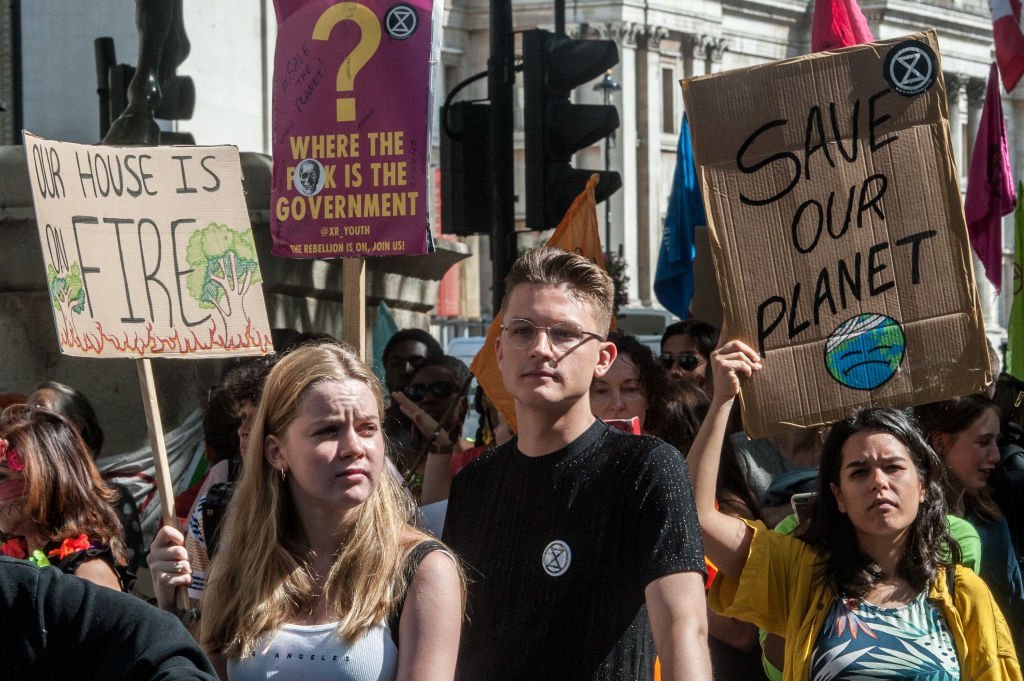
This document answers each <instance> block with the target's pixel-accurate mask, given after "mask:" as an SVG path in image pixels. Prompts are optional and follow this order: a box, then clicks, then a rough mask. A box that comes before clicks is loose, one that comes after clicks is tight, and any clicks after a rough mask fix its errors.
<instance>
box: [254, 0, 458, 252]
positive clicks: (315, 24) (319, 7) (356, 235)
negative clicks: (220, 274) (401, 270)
mask: <svg viewBox="0 0 1024 681" xmlns="http://www.w3.org/2000/svg"><path fill="white" fill-rule="evenodd" d="M274 7H275V9H276V12H277V19H278V31H277V47H276V50H275V55H274V102H273V108H274V123H273V147H274V173H273V186H272V189H271V201H272V210H271V236H272V237H273V241H274V246H273V254H274V255H278V256H282V257H286V258H354V257H360V258H361V257H368V256H383V255H419V254H423V253H427V252H428V250H431V244H430V237H429V232H428V228H427V220H428V215H427V210H428V206H427V167H428V164H429V161H430V145H431V133H430V112H431V105H430V104H431V103H430V97H431V82H430V81H431V72H432V69H431V64H432V63H434V64H436V63H438V62H439V60H440V15H439V13H440V11H441V9H442V8H441V3H437V6H436V7H435V4H434V3H433V1H432V0H405V1H403V2H399V3H395V2H392V1H390V0H388V1H387V2H384V1H381V0H364V1H363V2H336V1H335V0H275V2H274ZM435 27H437V30H435Z"/></svg>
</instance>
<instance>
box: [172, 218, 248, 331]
mask: <svg viewBox="0 0 1024 681" xmlns="http://www.w3.org/2000/svg"><path fill="white" fill-rule="evenodd" d="M185 259H186V260H187V261H188V264H189V266H190V267H192V268H193V271H192V272H191V273H190V274H189V275H188V277H187V278H186V286H187V288H188V292H189V295H191V296H192V298H193V299H195V301H196V303H198V305H199V307H200V308H203V309H207V310H209V309H213V310H216V311H217V313H218V315H219V316H220V318H221V322H222V325H221V329H222V330H223V331H224V338H225V343H226V344H230V342H231V340H232V339H235V338H236V336H239V335H240V334H242V333H244V331H245V327H246V324H247V321H248V314H246V312H245V297H246V294H248V293H249V291H251V290H252V286H253V285H254V284H259V283H261V282H262V278H261V277H260V266H259V261H258V260H257V257H256V244H255V242H254V241H253V238H252V232H251V231H249V230H244V231H239V230H234V229H231V228H230V227H228V226H227V225H220V224H217V223H215V222H211V223H210V224H209V225H207V226H206V227H205V228H204V229H198V230H196V231H195V232H193V233H192V236H191V237H189V240H188V245H187V246H186V248H185Z"/></svg>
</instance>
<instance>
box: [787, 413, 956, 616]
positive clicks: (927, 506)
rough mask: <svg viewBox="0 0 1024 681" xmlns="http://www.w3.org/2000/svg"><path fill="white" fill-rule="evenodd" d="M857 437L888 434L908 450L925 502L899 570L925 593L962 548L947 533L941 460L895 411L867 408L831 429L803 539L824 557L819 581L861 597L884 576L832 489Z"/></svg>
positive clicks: (918, 513)
mask: <svg viewBox="0 0 1024 681" xmlns="http://www.w3.org/2000/svg"><path fill="white" fill-rule="evenodd" d="M857 433H887V434H889V435H892V436H893V437H894V438H896V439H897V440H899V442H900V443H902V444H903V446H905V447H906V448H907V451H908V453H909V455H910V459H911V461H912V462H913V464H914V468H915V469H916V470H917V475H918V477H919V479H920V480H921V484H922V486H923V488H924V501H922V502H921V505H920V507H919V509H918V512H917V517H916V518H914V521H913V523H912V524H911V526H910V530H909V532H908V535H907V541H906V545H905V546H904V549H903V557H902V558H901V559H900V562H899V566H898V568H897V569H898V570H899V573H900V575H901V576H902V577H903V578H904V579H906V580H907V581H908V582H909V583H910V585H911V586H912V587H913V588H914V589H916V590H919V591H920V590H923V589H925V588H926V587H927V586H928V585H929V584H930V583H931V582H932V580H933V579H934V578H935V575H936V574H937V573H938V571H939V570H940V569H942V568H945V567H948V566H949V565H950V564H952V563H958V562H960V547H959V546H957V544H956V542H955V541H954V540H953V538H952V537H951V536H950V534H949V523H948V521H947V520H946V513H947V508H946V498H945V495H944V494H943V489H942V479H943V476H944V472H943V466H942V461H940V460H939V457H938V455H937V454H936V453H935V451H934V450H932V448H931V447H929V446H928V443H927V442H926V441H925V439H924V437H923V436H922V435H921V433H920V432H919V431H918V430H917V428H916V427H915V425H914V422H913V421H912V420H911V419H910V417H908V416H907V415H906V414H904V413H903V412H902V411H899V410H897V409H881V408H876V409H864V410H861V411H858V412H856V413H854V414H853V415H852V416H849V417H847V418H846V419H844V420H842V421H839V422H838V423H836V424H835V425H834V426H832V429H831V430H830V431H829V434H828V437H827V438H826V440H825V446H824V449H823V451H822V457H821V469H820V472H819V473H818V490H817V491H818V495H817V498H816V502H815V504H814V506H813V510H812V513H811V520H810V525H809V526H808V528H807V531H806V532H805V533H804V534H803V535H802V536H801V539H802V540H803V541H805V542H807V543H808V544H810V545H811V546H813V547H814V548H815V550H817V551H818V552H819V553H820V554H821V555H822V561H821V564H820V567H819V578H820V579H821V580H822V581H823V582H824V583H825V584H826V585H827V586H828V587H830V588H831V589H832V591H833V592H834V593H835V594H836V595H842V596H848V597H853V598H860V597H863V596H864V594H866V593H867V592H868V591H869V590H870V589H871V587H872V586H873V585H874V584H875V583H876V582H878V581H879V580H880V579H882V578H883V577H884V575H883V573H882V570H881V568H880V567H879V566H878V564H877V563H875V562H874V561H873V560H872V559H871V558H870V557H869V556H868V555H867V554H866V553H864V551H863V550H862V549H861V547H860V543H859V542H858V541H857V532H856V530H855V528H854V526H853V523H851V522H850V518H849V516H847V515H846V514H845V513H843V512H841V511H840V510H839V505H838V503H837V502H836V497H835V494H834V493H833V492H832V487H831V485H836V486H838V485H839V479H840V474H841V471H842V466H843V445H844V444H846V441H847V440H849V439H850V437H852V436H853V435H856V434H857Z"/></svg>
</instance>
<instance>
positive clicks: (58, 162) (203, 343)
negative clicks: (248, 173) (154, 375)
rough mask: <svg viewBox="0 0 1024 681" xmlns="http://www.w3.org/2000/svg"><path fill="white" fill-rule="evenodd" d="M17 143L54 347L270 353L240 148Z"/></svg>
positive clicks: (99, 351)
mask: <svg viewBox="0 0 1024 681" xmlns="http://www.w3.org/2000/svg"><path fill="white" fill-rule="evenodd" d="M25 146H26V151H27V157H28V171H29V177H30V179H31V183H32V200H33V202H34V203H35V209H36V222H37V224H38V226H39V241H40V243H41V244H42V251H43V260H44V263H43V265H44V267H45V268H46V280H47V289H48V291H49V295H50V300H51V302H52V304H53V317H54V322H55V323H56V326H57V337H58V340H59V342H60V349H61V352H63V353H65V354H68V355H75V356H79V357H132V358H141V357H185V356H208V355H254V354H265V353H267V352H270V351H271V350H272V349H273V347H272V345H271V340H270V325H269V323H268V322H267V311H266V307H265V305H264V301H263V289H262V286H261V283H262V278H261V276H260V266H259V261H258V259H257V256H256V246H255V243H254V242H253V236H252V229H251V227H250V225H249V212H248V210H247V208H246V205H245V196H244V194H243V191H242V168H241V165H240V163H239V158H238V149H236V148H235V147H228V146H221V147H102V146H91V145H83V144H70V143H66V142H53V141H49V140H45V139H42V138H40V137H36V136H34V135H32V134H31V133H28V132H26V133H25Z"/></svg>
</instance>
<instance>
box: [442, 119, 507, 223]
mask: <svg viewBox="0 0 1024 681" xmlns="http://www.w3.org/2000/svg"><path fill="white" fill-rule="evenodd" d="M490 109H491V107H490V105H489V104H486V103H482V102H456V103H454V104H446V105H445V106H442V107H441V230H442V231H443V232H444V233H445V234H455V235H457V236H470V235H472V234H490V232H491V223H492V222H493V210H492V206H493V205H494V202H493V201H492V200H491V192H490V174H489V172H490V170H489V168H488V159H489V158H490V148H489V145H488V139H489V135H488V132H489V130H490Z"/></svg>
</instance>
